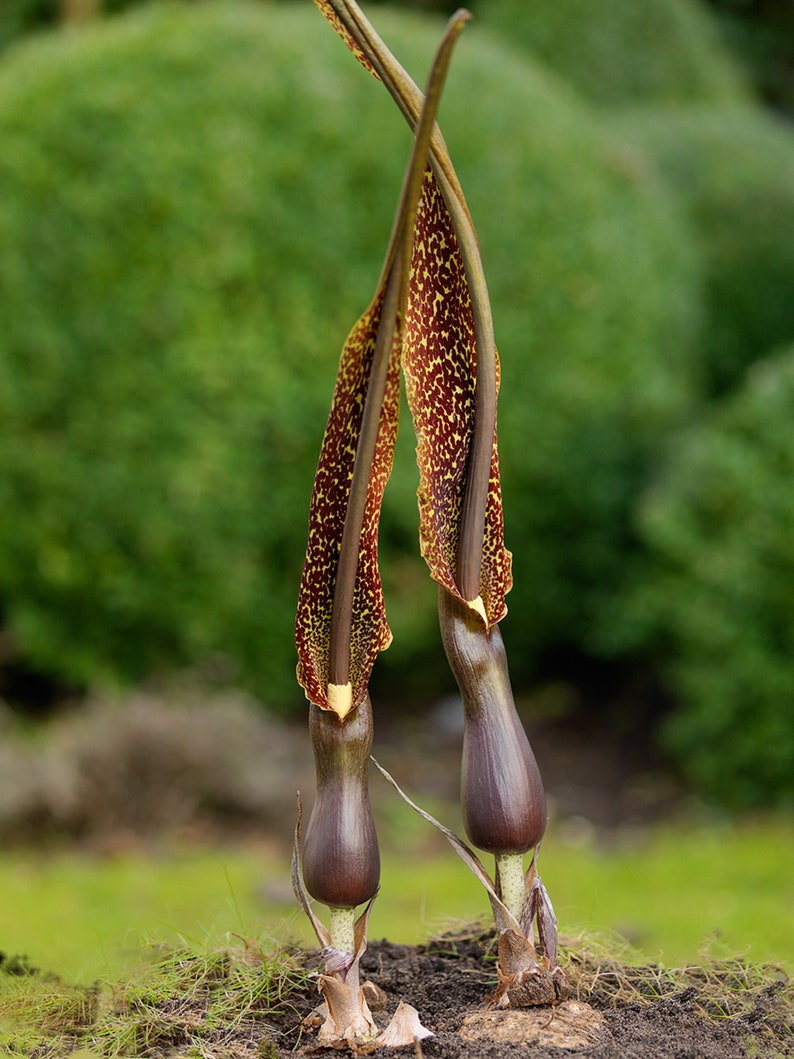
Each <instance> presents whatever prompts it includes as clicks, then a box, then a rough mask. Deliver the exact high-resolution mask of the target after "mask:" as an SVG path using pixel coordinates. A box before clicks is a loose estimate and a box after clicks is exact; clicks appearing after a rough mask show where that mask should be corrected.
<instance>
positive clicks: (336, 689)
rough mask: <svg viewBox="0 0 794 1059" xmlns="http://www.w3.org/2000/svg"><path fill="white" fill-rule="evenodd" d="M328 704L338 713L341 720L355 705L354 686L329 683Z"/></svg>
mask: <svg viewBox="0 0 794 1059" xmlns="http://www.w3.org/2000/svg"><path fill="white" fill-rule="evenodd" d="M328 705H329V706H330V707H331V709H332V710H333V711H334V713H335V714H336V715H337V717H338V718H339V720H340V721H344V719H345V717H347V715H348V714H349V713H350V710H351V709H352V706H353V686H352V684H350V683H349V682H348V683H347V684H329V685H328Z"/></svg>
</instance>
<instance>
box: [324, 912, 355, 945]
mask: <svg viewBox="0 0 794 1059" xmlns="http://www.w3.org/2000/svg"><path fill="white" fill-rule="evenodd" d="M330 911H331V947H332V948H334V949H336V950H337V951H339V952H349V953H354V952H355V951H356V931H355V924H356V910H355V908H333V907H332V908H331V910H330Z"/></svg>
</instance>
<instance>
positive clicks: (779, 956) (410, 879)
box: [0, 810, 794, 983]
mask: <svg viewBox="0 0 794 1059" xmlns="http://www.w3.org/2000/svg"><path fill="white" fill-rule="evenodd" d="M400 812H401V811H400ZM406 812H408V810H406ZM390 827H391V828H392V829H394V831H395V840H394V843H393V847H394V848H395V850H396V852H394V853H391V854H390V853H389V852H388V851H386V852H385V856H384V863H383V873H382V893H381V895H380V896H379V898H378V900H377V901H376V903H375V908H374V911H373V914H372V919H371V922H370V935H371V936H372V937H383V936H387V937H389V938H390V939H392V940H394V941H403V942H416V941H421V940H423V939H424V938H426V937H427V936H428V934H429V933H432V932H433V931H434V930H437V929H439V928H441V927H444V926H446V925H449V923H450V921H455V920H466V919H473V918H476V917H478V916H480V915H482V914H484V913H485V912H486V911H487V904H486V901H485V898H484V895H483V894H482V893H481V892H480V891H479V888H478V886H477V883H476V882H475V880H474V879H473V878H471V877H470V876H469V874H468V872H467V871H466V869H465V868H464V867H463V865H462V864H461V863H460V861H459V860H458V859H457V857H456V856H455V855H454V854H453V853H452V851H451V850H447V849H445V848H439V847H438V846H437V845H435V843H432V842H431V844H430V846H428V845H427V842H428V836H427V835H425V834H423V836H422V840H423V842H424V843H425V847H424V849H422V847H421V846H420V845H418V842H417V836H418V834H419V832H417V831H416V829H415V825H414V824H413V822H412V821H411V820H410V819H409V818H408V817H406V818H405V820H404V821H403V820H402V818H401V817H400V815H399V813H398V812H395V814H394V818H393V819H392V821H391V823H390ZM401 827H404V831H405V834H404V835H403V837H402V838H401V837H400V836H401V832H400V828H401ZM791 838H792V827H791V821H790V820H789V819H787V818H785V817H779V818H772V819H765V820H758V821H746V822H743V823H740V824H735V825H729V824H724V825H721V826H716V827H715V826H706V825H700V824H689V825H683V826H676V827H674V826H672V825H671V826H665V827H662V828H659V829H656V830H653V831H650V832H648V833H646V834H641V833H639V832H638V833H637V834H636V835H633V834H632V835H627V834H624V835H623V837H622V838H621V839H619V840H616V841H615V842H613V843H612V844H611V845H608V844H604V843H603V842H600V843H599V842H596V840H595V837H594V836H589V835H587V834H585V836H582V835H581V834H578V835H577V834H572V833H571V832H566V831H565V830H564V829H562V828H560V829H558V831H557V832H556V833H555V829H554V828H552V830H551V834H550V835H549V837H548V840H547V842H546V844H545V845H544V849H543V855H542V859H541V862H540V865H541V872H542V875H543V878H544V881H545V883H546V886H547V888H548V890H549V892H550V893H551V895H552V899H553V901H554V904H555V908H556V911H557V915H558V919H559V924H560V930H561V933H563V934H566V933H576V932H578V931H579V930H581V929H586V930H589V931H605V932H618V933H621V934H623V935H625V936H626V937H628V939H629V940H630V941H631V942H632V944H633V946H634V948H635V949H636V950H637V951H638V953H639V955H640V956H642V957H646V958H649V959H657V958H659V959H661V961H662V962H664V963H665V964H666V965H668V966H673V965H677V964H682V963H690V962H693V961H697V960H698V959H699V958H700V956H701V955H702V953H703V952H704V950H705V949H709V951H710V952H711V953H712V954H715V953H716V954H717V955H719V954H721V953H725V952H729V953H731V954H742V955H744V956H746V957H747V958H748V959H749V960H752V961H757V962H778V963H780V962H783V963H787V965H788V967H789V968H790V967H791V965H792V961H791V954H792V952H794V923H792V919H791V916H790V907H789V902H790V893H791V890H790V887H791V879H790V873H787V872H786V870H785V864H786V858H787V855H788V854H787V850H790V848H791ZM384 844H385V843H384ZM226 934H239V935H244V936H248V937H252V936H253V937H257V938H269V939H271V940H272V942H273V944H274V945H275V944H278V943H279V942H286V941H288V940H290V939H291V938H295V939H302V940H306V941H308V940H310V934H309V931H308V929H307V926H306V924H305V923H304V922H303V919H302V917H301V916H300V915H299V914H298V912H297V911H296V908H295V904H294V901H293V900H292V898H291V895H290V892H289V868H288V863H287V857H286V854H285V853H281V852H279V853H274V852H273V850H272V848H270V847H264V846H263V847H262V848H256V847H254V846H250V845H249V846H246V847H235V848H228V849H199V850H182V851H172V852H170V853H164V854H162V855H160V856H157V857H154V856H151V855H145V854H144V853H142V852H129V853H125V854H123V855H115V856H112V857H104V858H98V857H87V856H81V855H79V854H77V853H68V852H60V853H59V852H52V853H50V854H49V855H47V856H33V855H31V854H25V853H21V852H11V853H6V854H5V855H4V857H3V861H2V867H0V950H2V951H3V952H4V953H6V954H7V955H17V956H21V955H25V956H27V958H28V959H29V961H30V962H31V963H32V964H33V965H35V966H38V967H41V968H43V969H45V970H47V971H52V972H54V973H56V974H58V975H59V976H61V977H62V978H63V979H64V980H66V981H77V982H82V983H89V982H91V981H92V980H93V979H95V978H100V979H105V980H107V979H112V977H113V976H114V975H117V974H119V973H121V972H123V971H126V970H131V969H134V968H135V966H136V965H137V964H139V963H140V962H141V961H142V960H144V958H145V955H144V954H145V943H146V942H147V941H148V940H154V941H162V942H165V943H166V944H171V945H173V944H179V943H182V942H183V941H185V940H186V941H188V942H189V943H191V944H195V945H197V946H201V945H205V944H206V943H207V942H212V941H213V940H217V939H219V938H223V936H224V935H226Z"/></svg>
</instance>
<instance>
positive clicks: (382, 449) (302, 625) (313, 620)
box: [295, 289, 400, 709]
mask: <svg viewBox="0 0 794 1059" xmlns="http://www.w3.org/2000/svg"><path fill="white" fill-rule="evenodd" d="M382 307H383V290H382V289H381V290H380V291H378V293H377V295H376V296H375V299H374V300H373V302H372V304H371V305H370V307H369V308H368V309H367V311H366V312H365V313H364V315H363V316H362V317H361V319H360V320H359V321H358V322H357V323H356V325H355V327H354V328H353V330H352V331H351V332H350V335H349V336H348V338H347V341H346V342H345V345H344V348H343V350H342V357H341V360H340V363H339V374H338V375H337V380H336V387H335V390H334V396H333V401H332V404H331V411H330V413H329V416H328V422H327V424H326V428H325V435H324V437H323V443H322V448H321V450H320V459H319V463H318V465H317V474H316V476H315V479H314V490H313V492H312V499H311V504H310V508H309V541H308V545H307V549H306V561H305V564H304V568H303V576H302V578H301V585H300V592H299V596H298V612H297V617H296V621H295V642H296V646H297V649H298V680H299V681H300V683H301V686H302V687H303V689H304V691H305V692H306V697H307V698H308V699H309V701H310V702H313V703H314V704H315V705H317V706H320V707H322V708H324V709H331V706H330V704H329V702H328V684H329V677H330V674H329V658H330V630H331V611H332V606H333V598H334V586H335V584H336V570H337V564H338V561H339V548H340V544H341V540H342V531H343V529H344V522H345V514H346V512H347V507H348V500H349V497H350V484H351V481H352V478H353V468H354V465H355V459H356V449H357V446H358V439H359V434H360V431H361V420H362V415H363V410H364V401H365V398H366V394H367V387H368V385H369V377H370V371H371V368H372V356H373V352H374V349H375V339H376V337H377V332H378V326H379V324H380V319H381V310H382ZM399 408H400V361H399V343H398V341H397V339H396V338H395V339H394V340H393V342H392V350H391V355H390V360H389V368H388V376H387V381H386V391H385V394H384V399H383V409H382V413H381V420H380V425H379V428H378V439H377V444H376V447H375V458H374V460H373V463H372V471H371V475H370V481H369V488H368V491H367V502H366V506H365V510H364V524H363V527H362V532H361V539H360V546H359V555H358V567H357V572H356V583H355V590H354V596H353V614H352V638H351V649H350V682H351V684H352V687H353V708H355V707H356V706H359V705H360V704H361V703H362V702H363V700H364V698H365V696H366V694H367V685H368V683H369V675H370V673H371V672H372V667H373V665H374V664H375V659H376V658H377V656H378V654H379V652H380V651H383V650H384V649H385V648H386V647H388V646H389V644H390V643H391V630H390V629H389V626H388V623H387V621H386V608H385V605H384V602H383V589H382V586H381V579H380V573H379V571H378V521H379V519H380V509H381V503H382V500H383V492H384V490H385V488H386V483H387V481H388V479H389V475H390V473H391V467H392V457H393V454H394V442H395V438H396V436H397V425H398V417H399Z"/></svg>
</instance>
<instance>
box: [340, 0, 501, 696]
mask: <svg viewBox="0 0 794 1059" xmlns="http://www.w3.org/2000/svg"><path fill="white" fill-rule="evenodd" d="M362 17H363V16H362ZM470 17H471V16H470V15H469V13H468V12H466V11H458V12H456V14H455V15H453V16H452V18H451V19H450V21H449V22H448V24H447V30H446V32H445V34H444V37H443V39H442V41H441V44H440V45H439V48H438V51H437V52H436V56H435V58H434V60H433V65H432V67H431V70H430V75H429V77H428V85H427V93H426V95H424V96H422V94H421V93H419V94H418V98H419V102H420V109H419V113H418V117H416V116H414V119H413V123H412V125H413V129H414V142H413V146H412V149H411V156H410V159H409V162H408V167H407V170H406V174H405V180H404V183H403V188H402V192H401V195H400V202H399V206H398V209H397V217H396V219H395V223H394V227H393V230H392V234H391V240H390V243H389V248H388V250H387V252H386V259H385V261H384V266H383V271H382V273H381V278H380V282H379V285H378V288H379V289H381V288H382V287H383V288H384V298H383V306H382V309H381V316H380V321H379V324H378V331H377V337H376V342H375V350H374V353H373V359H372V366H371V370H370V379H369V383H368V387H367V395H366V399H365V402H364V409H363V413H362V424H361V432H360V435H359V441H358V446H357V450H356V458H355V463H354V466H353V478H352V481H351V485H350V494H349V500H348V506H347V511H346V513H345V523H344V528H343V531H342V540H341V542H340V548H339V559H338V564H337V575H336V581H335V584H334V599H333V610H332V616H331V631H330V655H329V683H330V685H331V689H329V690H332V691H333V694H334V696H335V697H337V698H338V699H340V700H341V701H342V702H343V707H342V710H341V711H340V715H341V716H344V713H345V712H346V710H345V709H344V706H345V705H347V702H346V699H347V695H348V691H347V690H346V689H348V688H349V684H350V647H351V636H352V621H353V598H354V594H355V580H356V569H357V566H358V551H359V539H360V536H361V530H362V527H363V524H364V512H365V508H366V503H367V495H368V491H369V484H370V475H371V470H372V462H373V459H374V456H375V448H376V445H377V440H378V431H379V427H380V423H381V409H382V407H383V397H384V393H385V389H386V381H387V377H388V372H389V364H390V362H391V357H392V352H393V344H394V343H395V342H396V341H398V340H399V330H400V327H401V321H402V317H403V314H404V311H405V303H406V299H407V294H408V270H409V265H410V259H411V247H412V245H413V234H414V229H415V225H416V214H417V210H418V207H419V199H420V197H421V194H422V184H423V180H424V173H425V166H426V165H427V161H428V151H429V147H430V143H431V140H432V136H433V131H434V129H435V128H436V124H435V116H436V113H437V111H438V105H439V102H440V100H441V91H442V89H443V86H444V81H445V79H446V75H447V71H448V69H449V62H450V58H451V55H452V48H453V45H454V44H455V41H456V40H457V38H458V36H459V35H460V32H461V30H462V29H463V27H464V25H465V24H466V22H467V21H468V20H469V18H470ZM384 48H385V45H384ZM414 87H415V86H414ZM417 92H418V90H417ZM486 489H487V479H486ZM484 510H485V508H484V503H483V518H484ZM478 585H479V573H478ZM478 591H479V589H478ZM348 708H349V707H348Z"/></svg>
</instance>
